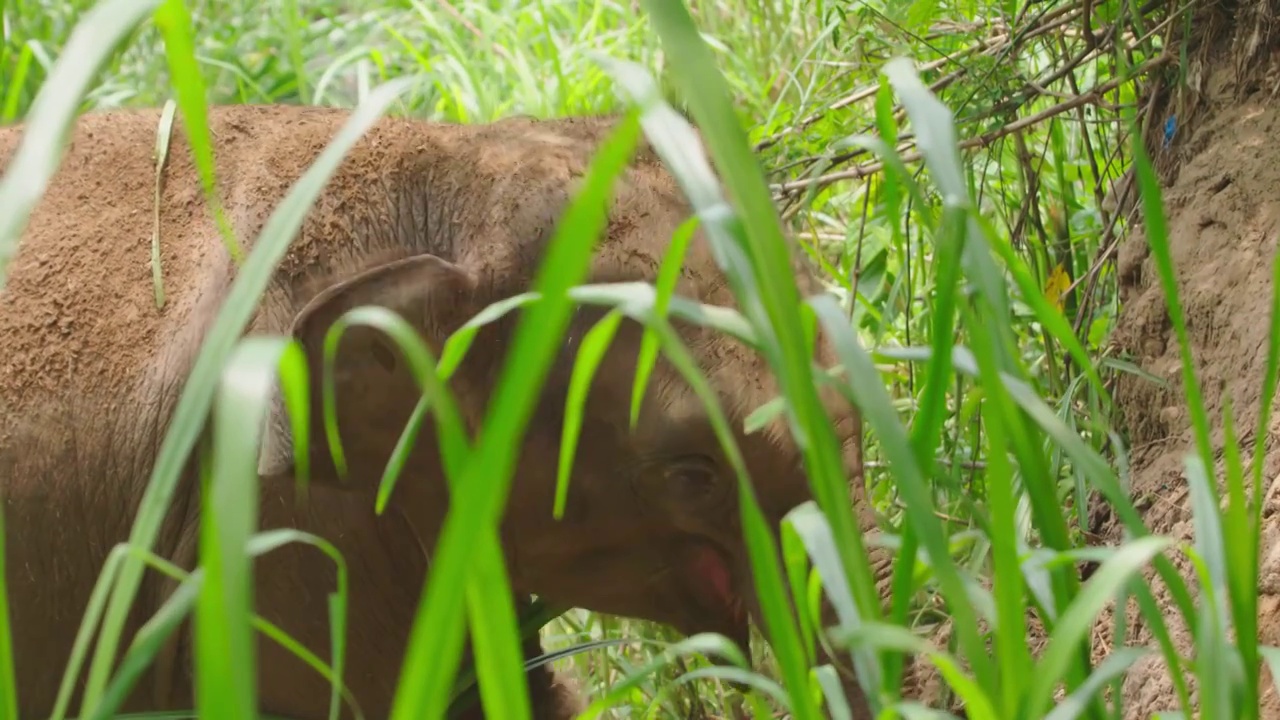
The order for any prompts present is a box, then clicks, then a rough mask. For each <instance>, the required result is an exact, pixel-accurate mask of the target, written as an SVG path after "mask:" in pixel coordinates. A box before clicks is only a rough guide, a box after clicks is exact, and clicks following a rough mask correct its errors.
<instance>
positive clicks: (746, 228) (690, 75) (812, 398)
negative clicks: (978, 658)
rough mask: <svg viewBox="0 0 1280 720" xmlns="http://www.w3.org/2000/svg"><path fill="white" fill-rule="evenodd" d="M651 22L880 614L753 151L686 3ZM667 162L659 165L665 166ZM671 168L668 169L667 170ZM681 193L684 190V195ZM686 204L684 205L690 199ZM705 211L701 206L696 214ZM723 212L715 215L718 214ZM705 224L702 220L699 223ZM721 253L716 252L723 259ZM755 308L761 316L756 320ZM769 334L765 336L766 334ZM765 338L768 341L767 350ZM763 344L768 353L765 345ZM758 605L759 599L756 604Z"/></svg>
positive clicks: (864, 598) (816, 463)
mask: <svg viewBox="0 0 1280 720" xmlns="http://www.w3.org/2000/svg"><path fill="white" fill-rule="evenodd" d="M644 4H645V6H646V7H647V9H648V11H649V14H650V16H651V17H652V18H653V22H654V29H655V30H656V31H657V33H658V35H659V36H660V38H661V39H662V45H663V48H664V50H665V51H666V52H667V53H669V54H670V56H671V58H672V62H673V63H674V64H676V65H678V66H680V67H684V68H688V69H687V70H686V71H684V72H680V73H677V74H676V75H675V78H674V79H675V81H676V82H677V83H679V84H680V85H681V89H682V91H683V95H684V96H685V98H686V99H687V100H688V102H689V106H690V110H691V112H692V114H693V116H694V118H695V119H696V120H697V124H698V127H699V128H701V129H702V131H703V138H704V139H705V141H706V144H707V147H708V149H709V150H710V153H711V156H712V158H714V160H715V165H716V168H718V169H719V170H720V173H721V176H722V178H723V180H724V182H725V184H726V185H727V186H728V188H729V191H730V194H731V195H732V197H734V198H735V199H736V200H737V202H738V209H739V212H741V213H742V217H741V218H740V219H739V218H736V217H735V218H732V220H731V221H732V222H733V223H734V224H735V225H737V228H736V229H737V230H738V233H736V237H734V235H735V233H727V232H726V233H725V235H728V236H729V237H730V238H732V240H730V239H729V238H725V239H724V240H722V242H723V243H725V244H728V243H730V242H732V243H734V244H736V245H737V246H738V247H740V248H741V250H742V252H743V253H745V254H746V256H747V259H748V260H749V262H750V271H749V272H746V273H743V274H739V273H738V272H736V270H738V269H737V268H734V267H732V266H723V269H724V270H725V272H726V274H727V275H728V276H729V280H730V284H731V285H732V286H733V291H734V295H735V297H736V299H737V301H738V302H739V303H740V304H741V307H742V308H743V310H744V314H745V315H746V316H747V317H748V318H749V319H751V321H752V324H753V325H756V326H757V327H758V328H759V330H760V332H761V339H762V341H764V342H763V346H762V348H761V349H762V351H763V352H764V354H765V357H766V358H768V359H769V362H770V365H771V366H772V368H773V371H774V373H775V374H776V375H777V376H778V379H779V382H780V386H781V389H782V394H783V395H784V396H785V397H786V398H787V402H788V405H789V407H790V409H791V413H789V414H788V419H789V420H790V423H789V425H790V427H791V431H792V433H793V434H794V435H795V439H796V442H797V444H798V445H799V446H800V447H801V448H803V449H804V459H805V469H806V471H807V474H808V478H809V482H810V485H811V487H812V489H813V493H814V496H815V497H816V499H817V500H818V504H819V507H821V508H822V510H823V512H824V513H825V514H826V515H827V518H828V522H830V523H831V528H832V531H833V532H834V533H835V536H836V541H837V545H838V547H839V548H840V549H841V551H842V552H841V554H840V555H841V560H842V562H843V565H844V571H845V574H846V576H847V577H848V578H850V582H851V585H852V586H853V588H854V593H855V599H856V600H857V603H858V610H859V612H860V613H861V614H862V616H863V617H864V618H869V619H876V618H878V617H879V616H880V602H879V599H878V598H877V597H875V581H874V577H873V575H872V573H871V567H870V563H869V562H868V559H867V554H866V549H865V547H864V546H863V543H862V538H861V534H860V532H859V528H858V526H857V523H856V521H855V520H854V517H853V512H852V508H851V507H850V505H849V503H848V502H847V497H848V493H847V490H846V487H847V485H846V483H847V478H846V477H845V473H844V467H843V461H842V458H841V454H840V445H839V443H838V442H837V439H836V436H835V431H834V428H833V427H832V425H831V422H830V420H829V418H828V417H827V414H826V412H825V410H824V408H823V406H822V405H821V403H820V402H819V400H818V395H817V388H816V384H815V381H814V377H813V373H812V368H811V361H810V357H809V351H808V344H807V342H806V341H805V337H804V334H803V331H802V327H803V324H802V322H801V314H800V307H799V304H800V297H799V293H798V291H797V287H796V283H795V278H794V277H792V276H791V268H792V267H793V264H792V262H791V258H790V256H789V253H788V250H787V244H786V240H785V239H784V238H783V235H782V228H781V226H780V224H779V218H778V214H777V211H776V208H775V207H774V205H773V202H772V196H771V194H770V192H769V188H768V185H767V184H766V183H765V179H764V176H763V173H762V172H761V169H760V165H759V162H758V161H757V159H756V158H755V157H754V155H753V154H752V153H751V150H750V143H749V142H748V139H747V137H746V133H745V132H744V131H743V130H742V126H741V125H740V124H739V122H738V120H737V118H736V117H735V114H734V110H733V106H732V103H731V101H730V97H729V92H728V87H727V85H726V83H725V80H724V77H723V76H722V75H721V73H720V72H719V70H718V69H717V68H716V65H715V60H714V57H713V56H712V55H711V52H710V51H709V50H708V49H707V46H706V43H705V42H704V41H703V39H702V37H701V35H700V34H699V33H698V29H697V27H696V26H695V25H694V22H693V18H692V17H690V15H689V10H688V8H687V7H686V6H685V3H684V2H653V0H647V1H646V2H645V3H644ZM665 159H666V158H664V160H665ZM674 170H676V168H674V167H673V171H674ZM686 192H687V191H686ZM691 199H692V198H691ZM705 209H709V208H699V210H700V211H703V210H705ZM722 210H723V208H721V212H720V213H719V214H721V215H723V212H722ZM706 220H707V218H705V217H704V221H706ZM707 225H708V230H709V232H710V234H711V236H712V238H713V240H714V239H715V238H716V236H717V233H716V231H715V230H716V228H715V227H714V225H716V223H711V222H708V223H707ZM727 250H728V248H722V252H726V251H727ZM760 310H763V315H762V314H761V312H760ZM766 327H767V328H768V329H769V330H770V331H771V332H769V333H765V332H763V330H764V328H766ZM771 338H773V339H774V342H773V343H769V339H771ZM770 345H771V346H770ZM761 601H762V602H766V600H765V598H761ZM794 640H795V639H794V638H792V639H791V642H787V640H786V639H785V638H782V637H770V641H771V642H774V643H782V647H781V649H780V655H779V661H780V663H782V665H783V670H784V672H786V673H788V675H789V676H790V677H789V681H788V682H787V686H788V689H789V690H790V691H791V692H792V693H795V692H798V691H800V688H801V687H804V686H807V684H808V680H807V677H806V678H803V679H802V678H800V677H797V676H796V673H797V672H802V671H803V669H802V668H799V667H798V665H796V663H797V662H802V661H803V660H802V658H798V657H796V655H793V652H794V653H796V654H797V655H798V651H799V645H798V643H796V642H794Z"/></svg>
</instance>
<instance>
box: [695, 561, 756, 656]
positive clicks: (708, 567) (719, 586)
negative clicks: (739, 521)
mask: <svg viewBox="0 0 1280 720" xmlns="http://www.w3.org/2000/svg"><path fill="white" fill-rule="evenodd" d="M688 571H689V575H690V580H691V585H692V588H693V592H694V595H695V597H696V598H697V605H698V606H699V609H701V610H702V612H703V613H705V615H706V616H707V617H708V618H712V619H713V621H712V622H711V623H710V626H711V627H710V628H708V629H709V630H711V631H713V632H718V633H720V634H721V635H724V636H726V637H728V638H729V639H730V640H732V641H733V642H734V643H735V644H736V645H738V647H739V648H741V649H742V651H743V652H744V653H747V652H748V651H749V650H750V641H751V636H750V623H751V620H750V613H749V612H748V610H747V602H746V601H745V600H744V599H743V597H742V593H741V592H739V591H738V588H739V587H740V585H739V584H738V583H737V582H736V577H735V573H734V572H733V566H732V565H731V564H730V562H729V559H728V556H727V554H726V553H725V552H723V551H722V550H720V549H719V548H717V547H716V546H714V545H711V544H709V543H705V542H700V543H698V544H697V546H696V547H695V549H694V551H693V556H692V559H691V561H690V563H689V566H688Z"/></svg>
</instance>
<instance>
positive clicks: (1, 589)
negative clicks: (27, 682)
mask: <svg viewBox="0 0 1280 720" xmlns="http://www.w3.org/2000/svg"><path fill="white" fill-rule="evenodd" d="M0 500H2V499H0ZM3 506H4V503H3V502H0V507H3ZM4 532H5V531H4V513H0V720H18V684H17V680H16V675H15V671H14V667H13V640H12V637H13V635H12V633H11V631H10V629H9V593H8V589H7V588H6V587H5V578H6V577H8V575H7V574H6V572H7V571H6V570H5V561H4V557H5V556H4V553H5V547H4V537H5V535H4Z"/></svg>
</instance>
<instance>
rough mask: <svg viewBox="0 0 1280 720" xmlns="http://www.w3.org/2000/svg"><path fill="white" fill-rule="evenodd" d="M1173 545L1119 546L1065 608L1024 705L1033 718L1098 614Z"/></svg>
mask: <svg viewBox="0 0 1280 720" xmlns="http://www.w3.org/2000/svg"><path fill="white" fill-rule="evenodd" d="M1172 544H1173V541H1172V540H1170V539H1169V538H1162V537H1155V536H1150V535H1149V536H1147V537H1141V538H1136V539H1134V540H1131V541H1129V542H1128V543H1126V544H1125V545H1124V546H1123V547H1121V548H1118V549H1117V550H1116V552H1115V554H1113V555H1112V556H1111V557H1110V558H1108V559H1107V560H1106V561H1105V562H1103V563H1102V565H1101V566H1100V567H1099V568H1098V570H1097V571H1096V572H1095V573H1094V574H1093V577H1091V578H1089V582H1088V583H1086V584H1085V585H1084V587H1083V588H1081V591H1080V595H1079V596H1078V597H1077V598H1076V599H1075V601H1074V602H1072V603H1071V605H1070V606H1069V607H1068V608H1066V610H1064V611H1063V613H1062V617H1061V619H1060V621H1059V623H1058V626H1057V627H1056V628H1055V629H1054V631H1053V633H1052V634H1050V636H1049V642H1048V644H1047V645H1046V646H1045V650H1044V654H1043V655H1042V656H1041V659H1040V661H1039V662H1038V663H1036V671H1035V673H1033V675H1032V678H1031V685H1030V687H1029V688H1028V691H1027V696H1026V698H1027V699H1026V705H1024V707H1023V712H1025V713H1026V714H1027V715H1028V716H1030V717H1040V716H1041V715H1042V714H1043V713H1044V712H1045V708H1047V707H1049V705H1050V704H1051V701H1052V696H1053V691H1054V686H1055V685H1056V684H1057V682H1058V681H1059V680H1060V679H1061V678H1062V676H1063V673H1064V672H1065V671H1066V669H1067V667H1068V666H1069V664H1070V662H1071V659H1070V658H1071V655H1072V654H1073V653H1075V652H1078V647H1079V644H1080V639H1082V638H1084V637H1087V636H1088V634H1089V632H1090V631H1091V630H1092V629H1093V626H1094V623H1095V621H1096V619H1097V616H1098V613H1099V612H1101V611H1102V608H1103V606H1105V605H1106V604H1107V602H1109V601H1110V600H1111V599H1113V598H1114V597H1115V595H1116V593H1117V592H1118V591H1119V590H1120V589H1121V588H1122V587H1123V586H1124V585H1125V584H1126V583H1128V582H1129V581H1130V580H1132V579H1133V578H1134V577H1135V576H1136V575H1137V574H1138V572H1139V571H1141V569H1142V567H1143V566H1144V565H1146V564H1147V563H1148V562H1150V560H1151V558H1153V557H1155V556H1156V555H1157V554H1158V553H1160V552H1161V551H1163V550H1164V549H1165V548H1166V547H1169V546H1170V545H1172Z"/></svg>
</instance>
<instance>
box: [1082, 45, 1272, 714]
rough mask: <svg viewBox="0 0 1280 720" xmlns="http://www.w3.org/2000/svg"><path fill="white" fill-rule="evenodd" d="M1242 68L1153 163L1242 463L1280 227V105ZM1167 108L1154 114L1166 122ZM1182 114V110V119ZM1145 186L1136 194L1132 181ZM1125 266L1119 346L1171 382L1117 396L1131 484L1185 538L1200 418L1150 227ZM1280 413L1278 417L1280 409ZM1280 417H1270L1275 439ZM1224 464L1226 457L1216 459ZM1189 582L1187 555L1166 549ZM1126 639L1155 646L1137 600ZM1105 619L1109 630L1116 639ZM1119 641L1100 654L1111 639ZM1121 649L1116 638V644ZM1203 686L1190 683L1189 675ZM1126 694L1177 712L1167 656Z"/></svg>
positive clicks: (1123, 254) (1125, 381)
mask: <svg viewBox="0 0 1280 720" xmlns="http://www.w3.org/2000/svg"><path fill="white" fill-rule="evenodd" d="M1230 75H1231V73H1230V72H1229V71H1226V70H1225V69H1224V71H1223V72H1219V73H1214V74H1213V75H1212V76H1210V77H1208V78H1207V81H1206V82H1205V84H1204V95H1203V96H1202V97H1201V100H1202V101H1203V103H1204V105H1203V106H1204V107H1205V108H1206V109H1207V110H1206V112H1205V114H1204V115H1203V116H1201V117H1199V118H1196V120H1195V122H1194V127H1189V128H1187V130H1184V131H1182V132H1184V133H1186V136H1185V137H1180V138H1178V142H1176V143H1175V144H1174V146H1173V147H1171V148H1169V149H1167V150H1163V151H1160V150H1157V152H1156V157H1155V158H1154V159H1155V161H1156V162H1157V164H1158V165H1159V166H1161V167H1175V168H1177V170H1176V175H1174V176H1173V177H1171V178H1166V179H1165V181H1164V182H1163V183H1162V186H1163V193H1164V202H1165V213H1166V217H1167V218H1168V228H1169V243H1170V247H1171V251H1172V254H1173V261H1174V266H1175V268H1176V270H1177V276H1178V295H1179V299H1180V300H1181V302H1182V304H1183V311H1184V314H1185V318H1186V322H1187V329H1188V333H1189V335H1190V340H1191V343H1192V346H1193V353H1194V359H1195V369H1196V373H1197V378H1198V380H1199V384H1200V387H1201V391H1202V393H1203V394H1204V397H1205V402H1206V406H1207V409H1208V412H1209V414H1210V417H1211V418H1212V419H1213V420H1214V430H1213V442H1214V445H1215V448H1216V449H1217V450H1218V451H1219V454H1220V453H1221V447H1222V437H1223V434H1222V429H1221V428H1222V422H1221V418H1222V416H1223V413H1224V412H1225V408H1226V407H1227V403H1228V402H1229V403H1230V406H1231V407H1232V408H1233V413H1234V417H1233V426H1234V428H1235V432H1236V434H1237V436H1239V437H1242V438H1243V441H1242V445H1243V446H1244V449H1245V461H1246V462H1248V461H1250V459H1251V458H1250V457H1249V454H1250V453H1252V452H1253V448H1254V442H1255V440H1256V438H1255V437H1254V435H1255V431H1254V426H1255V425H1256V423H1257V421H1258V414H1259V413H1258V410H1259V395H1260V392H1261V386H1262V376H1263V372H1264V370H1265V363H1266V354H1267V341H1268V326H1269V323H1270V309H1269V304H1270V301H1271V294H1272V284H1271V273H1272V263H1273V257H1274V253H1275V246H1276V233H1277V231H1278V230H1280V203H1277V202H1276V198H1277V197H1280V196H1278V195H1277V190H1278V189H1280V163H1277V162H1276V159H1275V158H1274V157H1272V156H1271V151H1270V150H1271V146H1272V142H1273V140H1272V139H1273V138H1274V137H1275V135H1276V131H1277V129H1280V108H1278V107H1277V106H1276V104H1275V102H1274V100H1273V99H1272V95H1271V89H1270V86H1267V87H1265V88H1263V89H1261V90H1257V91H1254V90H1252V89H1251V88H1250V89H1248V91H1243V92H1242V91H1241V90H1240V88H1239V87H1237V86H1236V85H1235V83H1234V82H1232V81H1231V80H1230V79H1229V76H1230ZM1163 119H1164V118H1163V116H1162V117H1159V118H1157V119H1156V121H1157V127H1158V125H1159V124H1160V123H1162V122H1163ZM1179 119H1180V120H1182V118H1179ZM1135 190H1136V189H1135ZM1117 269H1118V272H1119V276H1120V282H1121V298H1122V301H1123V303H1124V310H1123V312H1122V314H1121V318H1120V322H1119V331H1118V333H1117V337H1116V341H1117V343H1118V345H1119V347H1120V348H1121V350H1122V351H1124V352H1125V353H1127V354H1129V355H1130V356H1131V357H1132V358H1133V359H1134V360H1135V361H1136V362H1137V363H1138V364H1139V365H1140V366H1141V367H1142V368H1143V369H1144V370H1146V371H1147V372H1150V373H1152V374H1154V375H1156V376H1158V377H1160V378H1162V379H1163V380H1165V381H1166V382H1167V383H1168V385H1167V386H1166V387H1161V386H1159V385H1157V384H1155V383H1152V382H1150V381H1149V380H1144V379H1141V378H1137V377H1135V376H1133V375H1127V374H1126V375H1122V376H1120V377H1119V378H1118V380H1117V385H1116V392H1115V399H1116V402H1117V405H1118V406H1119V407H1120V408H1121V411H1122V414H1123V417H1122V418H1120V420H1121V423H1122V425H1123V427H1124V428H1125V429H1126V430H1127V432H1128V437H1129V449H1130V453H1131V457H1130V462H1131V470H1130V473H1131V475H1130V482H1131V484H1132V485H1131V488H1132V489H1131V492H1132V495H1133V498H1134V501H1135V503H1136V504H1137V506H1138V508H1139V509H1140V510H1142V512H1143V513H1144V516H1145V521H1146V524H1147V526H1148V527H1149V528H1150V529H1151V530H1152V531H1153V532H1155V533H1157V534H1161V535H1166V536H1170V537H1173V538H1175V539H1176V540H1178V541H1179V542H1186V543H1190V542H1191V541H1192V540H1193V528H1192V519H1191V510H1190V500H1189V491H1188V485H1187V482H1186V479H1185V474H1184V472H1183V468H1184V458H1186V456H1187V454H1188V453H1191V452H1194V449H1195V448H1194V439H1193V436H1192V433H1191V430H1190V418H1189V417H1188V415H1187V411H1186V401H1185V399H1184V396H1183V393H1182V390H1181V388H1182V383H1181V366H1180V363H1181V357H1180V353H1179V348H1178V343H1177V339H1176V337H1175V335H1174V333H1173V329H1172V325H1171V323H1170V321H1169V317H1168V314H1167V310H1166V301H1165V296H1164V293H1163V291H1162V290H1161V287H1160V281H1159V277H1158V274H1157V270H1156V265H1155V259H1154V257H1153V256H1152V255H1151V253H1150V248H1149V246H1148V244H1147V240H1146V237H1145V234H1144V232H1143V230H1142V229H1141V228H1137V229H1136V230H1135V232H1134V234H1133V235H1132V236H1131V237H1130V238H1129V239H1128V240H1127V241H1126V243H1125V244H1124V245H1123V246H1122V247H1121V249H1120V255H1119V259H1118V264H1117ZM1273 417H1274V415H1273ZM1278 429H1280V424H1277V423H1276V422H1274V421H1273V422H1272V428H1271V429H1270V430H1269V432H1268V433H1267V434H1268V435H1273V434H1275V433H1276V432H1277V430H1278ZM1217 471H1218V472H1221V460H1220V459H1219V462H1218V468H1217ZM1277 471H1280V452H1276V451H1272V452H1271V453H1270V454H1269V455H1268V457H1267V458H1266V462H1265V464H1264V476H1263V477H1264V483H1265V484H1264V488H1266V487H1270V486H1271V485H1272V479H1273V478H1274V477H1275V475H1276V473H1277ZM1264 492H1266V493H1267V500H1266V503H1265V505H1264V515H1265V518H1266V519H1265V520H1264V522H1265V523H1266V529H1265V530H1264V537H1263V541H1262V547H1261V561H1262V566H1263V567H1262V578H1261V582H1260V588H1259V592H1260V594H1261V600H1260V602H1261V610H1260V618H1259V619H1260V626H1261V633H1262V638H1261V640H1262V642H1264V643H1267V644H1275V643H1277V642H1278V641H1280V624H1278V623H1277V622H1276V620H1277V619H1278V618H1280V554H1278V553H1277V550H1280V544H1277V541H1278V540H1280V532H1278V530H1280V528H1277V523H1276V521H1275V510H1276V508H1277V501H1276V500H1275V498H1274V497H1273V496H1272V495H1273V494H1272V493H1271V492H1269V491H1265V490H1264ZM1098 529H1100V530H1102V531H1103V536H1104V540H1105V541H1106V542H1107V543H1115V542H1119V541H1122V538H1121V534H1120V529H1119V527H1118V525H1117V524H1116V523H1115V521H1114V519H1111V520H1109V521H1108V522H1107V523H1106V525H1105V526H1104V527H1103V528H1098ZM1166 555H1167V556H1169V557H1170V558H1171V559H1172V560H1173V561H1174V564H1175V565H1176V566H1177V567H1178V569H1179V572H1180V573H1181V574H1183V575H1184V577H1185V576H1187V575H1188V574H1189V572H1190V570H1189V563H1188V562H1187V561H1186V559H1185V556H1184V555H1183V554H1182V553H1180V552H1178V551H1176V550H1175V551H1170V552H1168V553H1166ZM1153 589H1154V591H1155V592H1156V595H1157V598H1158V599H1159V600H1160V601H1161V603H1162V605H1163V606H1165V607H1168V606H1169V603H1168V593H1167V591H1166V589H1165V588H1164V586H1163V584H1161V583H1158V582H1157V583H1153ZM1127 617H1128V626H1129V628H1130V631H1129V637H1128V638H1126V639H1125V644H1136V645H1146V646H1151V647H1154V644H1153V639H1152V637H1151V633H1150V630H1149V628H1148V627H1146V626H1145V624H1143V623H1142V621H1141V617H1140V615H1139V613H1138V612H1137V611H1136V609H1135V607H1133V604H1132V603H1131V604H1130V607H1129V608H1128V609H1127ZM1166 618H1167V621H1168V622H1170V624H1171V631H1172V632H1173V634H1174V638H1175V642H1176V643H1177V645H1178V646H1179V648H1180V649H1181V650H1183V651H1184V652H1185V651H1188V650H1189V649H1190V648H1189V645H1190V642H1189V640H1190V639H1189V637H1188V635H1187V632H1186V629H1185V627H1182V626H1181V625H1180V624H1179V623H1176V622H1175V613H1174V612H1173V611H1172V609H1171V610H1170V611H1169V612H1167V613H1166ZM1110 630H1111V622H1110V619H1109V618H1104V622H1103V623H1102V624H1100V627H1099V634H1100V635H1101V636H1103V637H1106V636H1108V635H1109V634H1110ZM1113 642H1114V640H1113V639H1109V640H1107V641H1106V644H1105V645H1103V647H1101V648H1100V650H1102V651H1105V650H1108V649H1109V648H1110V647H1112V646H1113V645H1112V643H1113ZM1116 644H1119V643H1116ZM1187 681H1188V683H1189V684H1190V687H1191V688H1192V692H1193V697H1192V699H1193V702H1194V699H1195V698H1194V683H1193V682H1192V678H1190V677H1188V678H1187ZM1262 682H1263V683H1264V688H1265V692H1264V698H1263V717H1280V703H1278V702H1277V698H1276V694H1275V690H1274V688H1272V687H1271V682H1270V679H1269V678H1268V677H1266V674H1265V673H1264V677H1263V680H1262ZM1124 694H1125V697H1126V711H1125V717H1126V718H1149V717H1151V716H1152V715H1153V714H1154V713H1157V712H1160V711H1162V710H1173V709H1175V708H1176V707H1177V702H1178V701H1177V697H1176V695H1175V694H1174V692H1173V689H1172V684H1171V682H1170V679H1169V675H1168V670H1167V668H1166V667H1165V664H1164V661H1163V660H1162V659H1161V658H1160V657H1158V656H1156V657H1151V658H1148V659H1147V660H1145V661H1143V662H1140V663H1139V664H1138V665H1136V666H1135V667H1134V668H1133V671H1132V672H1131V673H1130V674H1129V676H1128V678H1127V681H1126V684H1125V689H1124Z"/></svg>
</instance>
